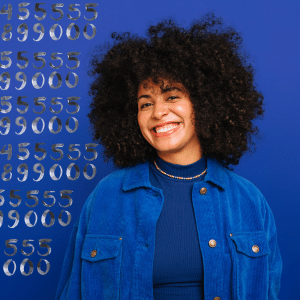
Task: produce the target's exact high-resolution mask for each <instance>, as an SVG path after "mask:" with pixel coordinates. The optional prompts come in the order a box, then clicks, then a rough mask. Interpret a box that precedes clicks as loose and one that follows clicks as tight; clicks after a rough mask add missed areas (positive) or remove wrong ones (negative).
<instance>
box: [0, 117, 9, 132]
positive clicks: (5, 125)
mask: <svg viewBox="0 0 300 300" xmlns="http://www.w3.org/2000/svg"><path fill="white" fill-rule="evenodd" d="M5 121H6V124H4V122H5ZM0 126H1V127H3V128H6V130H5V132H4V133H3V132H2V131H0V134H1V135H7V134H8V133H9V130H10V119H9V117H4V118H2V119H1V120H0Z"/></svg>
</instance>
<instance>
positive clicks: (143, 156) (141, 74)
mask: <svg viewBox="0 0 300 300" xmlns="http://www.w3.org/2000/svg"><path fill="white" fill-rule="evenodd" d="M111 37H112V38H113V45H110V44H103V45H100V47H99V49H98V50H99V51H94V53H93V54H92V58H91V60H90V69H89V70H88V75H89V76H91V77H92V76H94V75H96V76H95V77H94V80H93V82H92V83H91V85H90V89H89V95H90V96H92V102H91V104H90V108H91V111H90V112H89V114H88V117H89V119H90V122H91V125H92V134H93V138H94V140H95V141H99V142H100V143H101V144H102V145H103V146H104V148H105V151H104V154H105V156H106V161H107V160H108V159H109V158H113V162H114V164H115V165H116V166H117V167H127V166H133V165H135V164H137V163H139V162H145V161H146V160H147V159H150V160H151V159H153V158H155V156H156V151H155V149H154V148H153V147H152V146H151V145H150V144H149V143H148V142H147V141H146V140H145V139H144V137H143V136H142V134H141V132H140V129H139V125H138V122H137V113H138V105H137V91H138V87H139V85H140V84H141V83H142V82H143V81H145V80H147V79H151V80H152V81H153V82H154V83H158V82H159V80H160V79H164V78H167V79H168V80H171V81H175V82H178V83H181V84H183V85H184V87H185V88H186V89H187V90H188V92H189V94H190V100H191V101H192V104H193V108H194V112H195V127H196V132H197V136H198V139H199V141H200V144H201V147H202V151H203V154H204V155H207V156H209V157H213V158H215V159H217V160H218V161H219V162H220V163H221V164H222V165H223V166H224V167H226V168H228V169H230V168H229V165H230V164H232V165H237V164H238V163H239V160H240V158H241V157H242V155H243V154H244V153H246V152H247V151H249V152H251V150H252V149H251V146H255V143H254V141H253V136H257V134H258V128H257V127H256V126H255V125H254V124H253V120H254V119H255V118H257V117H258V116H262V115H263V113H264V110H263V108H262V105H263V99H264V98H263V95H262V94H261V93H260V92H258V91H257V90H256V88H255V86H254V69H253V67H252V66H251V64H250V63H249V62H248V59H247V58H248V56H247V55H246V54H245V51H244V50H243V47H242V38H241V36H240V35H239V34H238V33H237V32H236V31H235V30H234V29H233V28H231V27H226V26H225V25H224V21H223V20H222V19H221V18H216V17H215V15H214V14H213V13H208V14H206V15H205V16H203V17H202V18H201V19H200V20H196V21H194V22H193V23H192V24H191V26H190V28H189V29H187V30H186V29H184V28H182V27H180V26H178V25H177V24H176V22H174V21H172V20H164V21H162V22H159V23H158V24H157V25H156V26H150V27H149V28H148V30H147V37H146V38H144V37H139V36H137V35H133V34H130V33H128V32H126V33H124V34H122V35H120V34H117V33H113V34H112V35H111ZM96 50H97V49H96Z"/></svg>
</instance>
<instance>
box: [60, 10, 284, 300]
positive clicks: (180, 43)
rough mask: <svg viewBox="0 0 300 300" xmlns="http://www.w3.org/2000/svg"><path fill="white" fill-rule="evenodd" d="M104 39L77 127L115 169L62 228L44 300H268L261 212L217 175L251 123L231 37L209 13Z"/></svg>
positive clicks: (266, 227) (236, 181)
mask: <svg viewBox="0 0 300 300" xmlns="http://www.w3.org/2000/svg"><path fill="white" fill-rule="evenodd" d="M112 37H113V38H114V39H115V43H114V45H113V46H112V47H111V49H109V50H108V51H107V52H106V53H105V55H102V56H101V57H100V58H99V57H97V56H95V57H94V59H93V60H92V71H91V72H90V75H95V74H96V75H97V76H96V79H95V80H94V82H93V84H92V85H91V88H90V95H92V96H93V102H92V104H91V112H90V113H89V118H90V121H91V123H92V125H93V135H94V139H95V140H99V141H100V142H101V143H102V145H103V146H104V149H105V154H106V157H107V158H113V161H114V163H115V165H116V166H118V167H120V169H119V170H118V171H117V172H114V173H112V174H110V175H109V176H107V177H106V178H104V179H103V180H101V181H100V182H99V184H98V185H97V187H96V188H95V190H94V191H93V192H92V194H91V195H90V196H89V198H88V200H87V201H86V203H85V205H84V207H83V210H82V213H81V215H80V218H79V220H78V221H77V222H76V224H75V225H74V229H73V232H72V235H71V238H70V243H69V246H68V249H67V253H66V256H65V261H64V265H63V268H62V274H61V278H60V282H59V286H58V290H57V296H56V299H72V300H77V299H78V300H79V299H105V300H107V299H121V300H122V299H139V300H141V299H156V300H162V299H164V300H167V299H172V300H179V299H181V300H182V299H185V300H194V299H197V300H199V299H214V300H220V299H222V300H225V299H239V300H240V299H247V300H249V299H255V300H265V299H272V300H275V299H278V298H277V295H278V292H279V288H280V275H281V269H282V264H281V257H280V252H279V249H278V245H277V236H276V227H275V222H274V218H273V215H272V212H271V210H270V208H269V206H268V204H267V202H266V200H265V199H264V197H263V196H262V194H261V193H260V191H259V190H258V189H257V188H256V187H255V186H254V185H253V184H251V183H250V182H249V181H247V180H246V179H244V178H242V177H240V176H238V175H236V174H234V173H233V172H232V171H231V170H230V168H229V165H230V164H232V165H237V164H238V163H239V160H240V158H241V157H242V155H243V154H244V153H246V152H247V151H248V150H250V147H249V146H251V145H254V143H253V140H252V137H253V135H254V134H256V133H257V132H258V130H257V128H256V127H255V126H254V124H253V120H254V119H255V118H256V117H258V116H262V114H263V109H262V104H263V96H262V94H261V93H259V92H258V91H257V90H256V88H255V87H254V83H253V69H252V67H251V65H250V64H249V63H248V62H247V60H246V58H245V54H243V53H244V52H242V46H241V42H242V41H241V37H240V36H239V35H238V33H237V32H235V31H234V30H233V29H232V28H226V27H224V26H223V23H222V20H221V19H217V18H215V17H214V15H213V14H208V15H206V16H205V17H204V18H203V19H202V20H199V21H196V22H194V24H192V26H191V28H190V29H189V30H184V29H182V28H180V27H178V26H177V25H176V24H175V23H173V22H171V21H164V22H161V23H159V24H157V25H156V26H151V27H150V28H149V29H148V38H140V37H136V36H131V35H128V34H124V35H123V36H120V35H116V34H113V35H112Z"/></svg>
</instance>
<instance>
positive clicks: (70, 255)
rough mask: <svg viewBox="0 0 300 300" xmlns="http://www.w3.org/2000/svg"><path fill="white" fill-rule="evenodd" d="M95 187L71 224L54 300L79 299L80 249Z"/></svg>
mask: <svg viewBox="0 0 300 300" xmlns="http://www.w3.org/2000/svg"><path fill="white" fill-rule="evenodd" d="M97 188H98V186H97V187H96V188H95V190H94V191H93V192H92V193H91V195H90V196H89V198H88V199H87V201H86V202H85V204H84V206H83V209H82V211H81V214H80V217H79V219H78V220H77V221H76V223H75V224H74V226H73V230H72V233H71V236H70V239H69V244H68V247H67V251H66V254H65V258H64V262H63V266H62V271H61V275H60V279H59V283H58V288H57V292H56V297H55V300H80V299H81V250H82V246H83V242H84V238H85V235H86V232H87V225H88V220H89V216H90V212H91V208H92V205H93V202H94V199H95V197H96V194H97Z"/></svg>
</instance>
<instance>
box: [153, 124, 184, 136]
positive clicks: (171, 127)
mask: <svg viewBox="0 0 300 300" xmlns="http://www.w3.org/2000/svg"><path fill="white" fill-rule="evenodd" d="M179 128H180V123H170V124H167V125H165V126H161V127H155V128H153V129H152V130H151V133H152V134H153V135H154V136H155V137H165V136H168V135H170V134H172V133H174V132H175V131H177V130H178V129H179Z"/></svg>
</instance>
